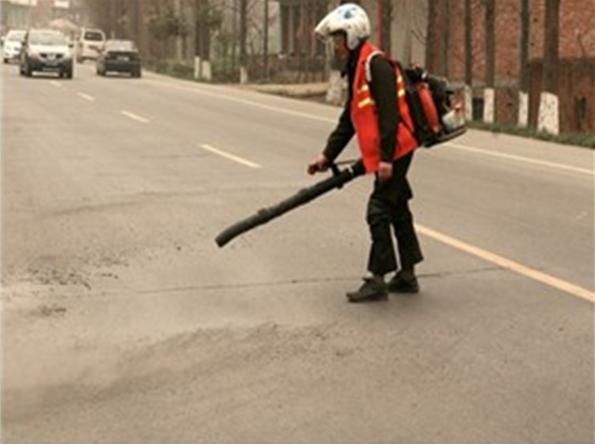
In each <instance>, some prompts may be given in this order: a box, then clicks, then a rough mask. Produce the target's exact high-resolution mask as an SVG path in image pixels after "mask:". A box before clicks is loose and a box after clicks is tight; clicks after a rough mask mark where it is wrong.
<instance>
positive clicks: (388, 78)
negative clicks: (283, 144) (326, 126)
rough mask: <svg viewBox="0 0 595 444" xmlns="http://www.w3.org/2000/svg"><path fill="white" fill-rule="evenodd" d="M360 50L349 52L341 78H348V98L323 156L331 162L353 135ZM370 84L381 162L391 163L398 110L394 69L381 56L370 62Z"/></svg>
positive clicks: (395, 138)
mask: <svg viewBox="0 0 595 444" xmlns="http://www.w3.org/2000/svg"><path fill="white" fill-rule="evenodd" d="M360 50H361V46H359V47H358V48H357V49H356V50H354V51H351V54H350V57H349V61H348V63H347V68H346V69H345V71H344V72H343V75H347V81H348V88H349V89H348V92H349V94H348V98H347V103H346V104H345V108H344V109H343V112H342V114H341V116H340V117H339V123H338V124H337V127H336V128H335V129H334V130H333V132H332V133H331V135H330V136H329V138H328V141H327V144H326V148H325V149H324V151H323V154H324V156H325V157H326V158H327V159H329V160H330V161H331V162H332V161H334V160H335V159H336V158H337V156H339V154H341V151H343V149H344V148H345V146H347V144H348V143H349V141H350V140H351V138H352V137H353V136H354V134H355V128H354V126H353V123H352V122H351V99H352V97H353V81H354V78H355V73H356V69H357V62H358V59H359V54H360ZM370 72H371V75H372V80H371V82H370V92H371V94H372V97H373V98H374V101H375V102H376V107H377V109H378V125H379V130H380V159H381V160H382V161H384V162H391V161H392V160H393V157H394V154H395V148H396V146H397V124H398V122H399V106H398V103H397V86H396V78H395V71H394V68H393V65H392V64H391V63H390V62H389V61H388V60H387V59H386V58H385V57H383V56H382V55H378V56H376V57H373V58H372V60H371V62H370Z"/></svg>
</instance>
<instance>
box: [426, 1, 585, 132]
mask: <svg viewBox="0 0 595 444" xmlns="http://www.w3.org/2000/svg"><path fill="white" fill-rule="evenodd" d="M437 3H438V15H437V16H436V23H435V26H436V29H438V33H437V40H436V41H435V42H429V44H433V45H434V47H435V48H436V51H435V54H436V55H435V58H434V60H429V61H427V62H426V65H427V66H428V67H429V68H430V69H431V70H432V71H434V72H438V73H440V71H441V69H440V67H441V66H442V62H443V60H442V53H443V50H442V49H443V44H444V42H443V40H442V39H441V36H443V35H444V34H443V28H444V25H443V23H444V22H443V14H444V8H443V7H442V5H444V2H443V1H442V0H437ZM495 7H496V88H497V90H498V91H497V94H496V107H497V109H496V119H497V121H498V122H507V123H514V122H515V121H516V113H517V112H518V99H517V97H516V88H517V87H518V80H519V71H520V66H519V65H520V49H519V43H520V31H521V29H520V28H521V17H520V7H521V5H520V1H519V0H496V1H495ZM472 11H473V34H472V40H473V42H472V43H473V86H474V88H473V91H474V95H476V96H481V94H482V90H481V88H482V87H483V86H484V84H485V82H484V81H485V67H486V51H485V39H486V36H485V7H484V2H483V0H472ZM464 17H465V0H450V10H449V22H450V42H449V44H448V52H447V53H448V55H449V58H448V65H447V66H448V70H447V72H446V73H444V74H446V75H448V77H449V79H450V80H451V81H454V82H462V81H463V80H464V74H465V52H464V51H465V23H464ZM544 22H545V0H532V1H531V2H530V37H529V59H530V60H533V61H538V60H541V59H542V58H543V43H544ZM559 32H560V46H559V55H560V58H561V59H566V62H564V67H561V69H560V79H559V81H560V85H559V89H560V91H566V92H568V94H567V96H568V97H566V98H564V99H561V110H560V119H561V122H560V125H561V129H562V131H579V130H584V128H587V130H588V131H595V128H594V125H595V124H594V123H593V114H592V113H593V111H592V110H593V108H594V107H595V103H594V102H595V84H594V82H593V80H592V79H593V78H594V77H595V67H594V65H593V64H592V63H591V62H585V63H581V62H580V60H589V59H591V60H592V59H594V58H595V0H563V1H561V4H560V29H559ZM531 72H532V79H531V94H532V97H531V103H532V104H533V106H532V110H533V111H532V113H531V116H532V120H533V121H535V103H537V101H538V95H539V92H540V91H541V71H540V69H537V68H533V69H532V70H531ZM583 98H584V99H583ZM575 102H576V103H575ZM584 113H587V116H590V117H587V118H586V120H585V119H584V116H583V114H584ZM585 122H586V123H585Z"/></svg>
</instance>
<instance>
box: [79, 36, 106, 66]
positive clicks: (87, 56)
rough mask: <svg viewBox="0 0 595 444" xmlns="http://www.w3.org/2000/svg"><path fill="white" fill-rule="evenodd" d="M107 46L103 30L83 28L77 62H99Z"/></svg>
mask: <svg viewBox="0 0 595 444" xmlns="http://www.w3.org/2000/svg"><path fill="white" fill-rule="evenodd" d="M104 44H105V33H104V32H103V31H102V30H101V29H93V28H82V29H81V34H80V36H79V38H78V42H77V46H76V61H77V62H78V63H82V62H84V61H85V60H97V57H98V56H99V52H100V51H101V48H102V47H103V45H104Z"/></svg>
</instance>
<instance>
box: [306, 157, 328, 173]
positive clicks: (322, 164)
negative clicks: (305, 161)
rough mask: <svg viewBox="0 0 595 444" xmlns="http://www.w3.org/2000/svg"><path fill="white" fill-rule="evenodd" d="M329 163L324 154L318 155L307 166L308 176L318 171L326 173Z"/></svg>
mask: <svg viewBox="0 0 595 444" xmlns="http://www.w3.org/2000/svg"><path fill="white" fill-rule="evenodd" d="M329 163H330V162H329V161H328V159H327V158H326V157H325V155H324V154H319V155H318V157H316V159H314V160H313V161H312V162H310V164H309V165H308V174H310V175H312V174H315V173H317V172H319V171H326V170H327V169H328V167H329Z"/></svg>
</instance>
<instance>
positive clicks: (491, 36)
mask: <svg viewBox="0 0 595 444" xmlns="http://www.w3.org/2000/svg"><path fill="white" fill-rule="evenodd" d="M495 8H496V6H495V0H486V2H485V29H486V72H485V89H484V96H483V120H484V122H486V123H494V121H495V118H494V116H495V108H496V106H495V101H496V98H495V96H496V94H495V90H494V86H495V83H496V41H495V37H496V36H495V25H496V11H495Z"/></svg>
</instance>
